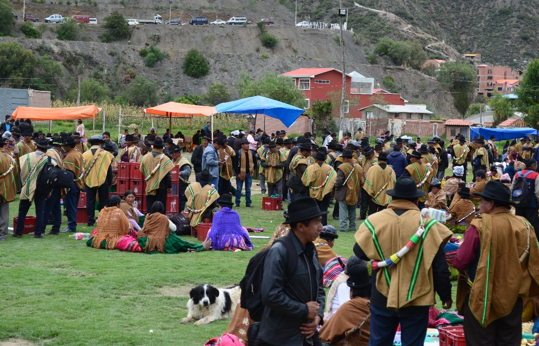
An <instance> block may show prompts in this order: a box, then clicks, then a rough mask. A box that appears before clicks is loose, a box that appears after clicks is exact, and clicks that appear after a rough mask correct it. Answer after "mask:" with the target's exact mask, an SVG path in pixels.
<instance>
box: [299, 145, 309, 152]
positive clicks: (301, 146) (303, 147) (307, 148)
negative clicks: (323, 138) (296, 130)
mask: <svg viewBox="0 0 539 346" xmlns="http://www.w3.org/2000/svg"><path fill="white" fill-rule="evenodd" d="M299 150H300V151H303V150H307V151H311V145H310V144H309V143H301V145H300V146H299Z"/></svg>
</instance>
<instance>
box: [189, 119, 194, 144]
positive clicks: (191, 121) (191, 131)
mask: <svg viewBox="0 0 539 346" xmlns="http://www.w3.org/2000/svg"><path fill="white" fill-rule="evenodd" d="M192 126H193V116H192V115H191V118H189V137H191V145H193V130H192V128H191V127H192Z"/></svg>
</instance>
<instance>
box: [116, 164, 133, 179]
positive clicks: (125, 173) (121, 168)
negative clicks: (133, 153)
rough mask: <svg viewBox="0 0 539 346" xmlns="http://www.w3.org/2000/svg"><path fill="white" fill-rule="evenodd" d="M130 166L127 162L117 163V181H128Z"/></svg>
mask: <svg viewBox="0 0 539 346" xmlns="http://www.w3.org/2000/svg"><path fill="white" fill-rule="evenodd" d="M130 169H131V164H130V163H129V162H120V163H118V179H129V171H130Z"/></svg>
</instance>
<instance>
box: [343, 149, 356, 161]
mask: <svg viewBox="0 0 539 346" xmlns="http://www.w3.org/2000/svg"><path fill="white" fill-rule="evenodd" d="M342 157H343V158H345V159H351V158H352V157H354V153H352V150H348V149H345V150H344V151H343V152H342Z"/></svg>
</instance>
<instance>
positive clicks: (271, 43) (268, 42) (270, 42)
mask: <svg viewBox="0 0 539 346" xmlns="http://www.w3.org/2000/svg"><path fill="white" fill-rule="evenodd" d="M260 41H261V42H262V45H263V46H264V47H266V48H269V49H273V48H274V47H275V46H276V45H277V43H279V39H278V38H277V37H275V36H273V35H270V34H266V33H264V34H262V35H260Z"/></svg>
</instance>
